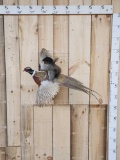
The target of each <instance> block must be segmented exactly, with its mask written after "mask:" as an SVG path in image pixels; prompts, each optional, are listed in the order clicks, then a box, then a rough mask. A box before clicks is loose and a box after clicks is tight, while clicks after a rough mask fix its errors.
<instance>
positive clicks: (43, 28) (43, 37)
mask: <svg viewBox="0 0 120 160" xmlns="http://www.w3.org/2000/svg"><path fill="white" fill-rule="evenodd" d="M38 5H53V0H49V1H48V0H44V1H43V0H38ZM42 48H45V49H47V50H48V51H49V52H50V54H51V55H52V56H53V15H40V16H38V51H39V52H40V51H41V49H42ZM39 62H40V55H39V60H38V63H39ZM53 103H54V101H52V102H51V104H53Z"/></svg>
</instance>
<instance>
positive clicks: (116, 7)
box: [112, 0, 120, 13]
mask: <svg viewBox="0 0 120 160" xmlns="http://www.w3.org/2000/svg"><path fill="white" fill-rule="evenodd" d="M112 5H113V11H114V13H119V12H120V1H119V0H112Z"/></svg>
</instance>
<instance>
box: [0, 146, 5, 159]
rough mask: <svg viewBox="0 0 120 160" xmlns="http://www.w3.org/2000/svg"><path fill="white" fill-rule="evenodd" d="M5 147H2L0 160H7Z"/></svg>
mask: <svg viewBox="0 0 120 160" xmlns="http://www.w3.org/2000/svg"><path fill="white" fill-rule="evenodd" d="M5 154H6V153H5V147H4V148H2V147H0V160H6V155H5Z"/></svg>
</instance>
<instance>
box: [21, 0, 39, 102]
mask: <svg viewBox="0 0 120 160" xmlns="http://www.w3.org/2000/svg"><path fill="white" fill-rule="evenodd" d="M19 5H37V0H34V1H29V0H26V1H24V0H19ZM19 36H20V62H21V104H34V103H35V99H36V91H37V85H36V84H35V82H34V81H33V79H32V77H31V76H30V75H29V74H27V73H26V72H23V70H24V68H25V67H31V68H33V69H35V70H38V19H37V15H30V16H23V15H22V16H19Z"/></svg>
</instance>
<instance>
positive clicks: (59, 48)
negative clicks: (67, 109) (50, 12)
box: [54, 0, 68, 104]
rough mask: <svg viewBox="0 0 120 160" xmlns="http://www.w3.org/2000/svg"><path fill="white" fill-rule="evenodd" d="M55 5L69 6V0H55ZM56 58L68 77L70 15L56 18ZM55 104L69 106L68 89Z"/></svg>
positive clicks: (57, 97)
mask: <svg viewBox="0 0 120 160" xmlns="http://www.w3.org/2000/svg"><path fill="white" fill-rule="evenodd" d="M54 5H68V0H62V1H61V0H54ZM54 57H58V58H59V59H58V61H57V63H56V64H58V65H59V66H60V67H61V69H62V73H63V74H65V75H68V15H57V16H54ZM55 104H68V89H67V88H64V87H62V88H61V89H60V92H59V94H58V95H57V96H56V98H55Z"/></svg>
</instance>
